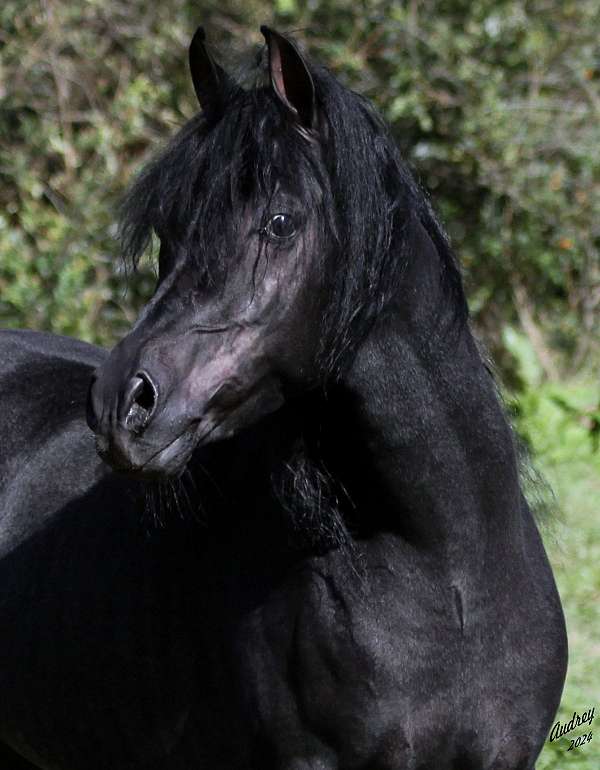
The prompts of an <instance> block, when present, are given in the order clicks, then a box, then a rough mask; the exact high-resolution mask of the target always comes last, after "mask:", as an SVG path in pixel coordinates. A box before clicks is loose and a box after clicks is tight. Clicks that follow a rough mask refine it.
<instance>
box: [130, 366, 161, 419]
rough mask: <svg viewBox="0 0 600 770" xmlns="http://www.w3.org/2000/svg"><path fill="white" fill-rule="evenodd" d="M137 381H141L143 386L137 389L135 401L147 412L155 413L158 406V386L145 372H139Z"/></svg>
mask: <svg viewBox="0 0 600 770" xmlns="http://www.w3.org/2000/svg"><path fill="white" fill-rule="evenodd" d="M136 379H138V380H141V383H142V384H141V386H138V388H137V389H136V394H135V397H134V401H135V403H136V404H139V406H141V407H142V409H145V410H146V411H147V412H153V411H154V407H155V406H156V396H157V391H156V385H155V384H154V383H153V382H152V380H151V379H150V377H149V376H148V375H147V374H146V373H145V372H138V373H137V375H136Z"/></svg>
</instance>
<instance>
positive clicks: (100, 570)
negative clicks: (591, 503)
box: [0, 28, 567, 770]
mask: <svg viewBox="0 0 600 770" xmlns="http://www.w3.org/2000/svg"><path fill="white" fill-rule="evenodd" d="M263 33H264V35H265V38H266V41H267V46H266V49H265V52H264V54H263V59H264V62H265V63H264V64H262V65H260V64H259V67H258V73H257V74H258V78H261V77H262V78H264V80H263V81H262V82H261V80H260V79H257V80H256V82H254V83H252V84H250V83H245V85H244V86H242V85H240V84H238V83H236V82H233V81H232V80H231V79H230V78H229V77H228V76H227V75H226V74H225V72H224V71H223V70H222V69H221V68H220V67H219V66H218V65H217V64H216V63H215V62H214V60H213V59H212V58H211V57H210V56H209V54H208V53H207V50H206V48H205V45H204V42H203V40H204V36H203V33H202V31H201V30H199V31H198V33H197V34H196V35H195V37H194V40H193V41H192V45H191V47H190V62H191V70H192V76H193V81H194V86H195V89H196V92H197V95H198V97H199V100H200V103H201V106H202V112H201V114H199V115H198V116H197V117H196V118H194V119H193V120H191V121H190V122H189V123H188V124H187V125H186V126H185V127H184V128H183V130H182V131H181V132H180V133H179V134H178V135H177V136H176V137H175V139H174V140H173V141H172V143H171V144H170V145H169V146H168V147H167V149H166V151H165V152H164V153H163V154H162V156H161V157H160V158H158V160H157V161H155V162H154V163H153V164H152V165H150V167H149V168H147V169H146V170H145V171H144V172H143V173H142V175H141V176H140V177H139V179H138V181H137V182H136V184H135V185H134V187H133V189H132V191H131V193H130V194H129V196H128V197H127V199H126V203H125V208H124V221H123V239H124V247H125V251H126V253H127V254H128V255H129V257H131V258H133V259H134V260H136V259H137V258H138V257H139V256H140V255H141V253H142V252H143V251H144V250H145V248H146V246H147V245H148V242H149V239H150V238H151V237H152V233H153V232H154V233H155V234H156V235H157V237H158V239H159V240H160V244H161V246H160V257H159V277H158V286H157V289H156V293H155V295H154V297H153V299H152V300H151V302H150V303H149V304H148V306H147V307H146V308H145V310H144V311H143V313H142V315H141V317H140V319H139V321H138V322H137V324H136V325H135V327H134V329H133V330H132V331H131V333H130V334H128V335H127V336H126V337H125V338H124V339H123V340H122V341H121V342H120V343H119V344H118V345H117V346H116V347H115V348H114V350H113V351H112V352H111V353H110V355H107V354H106V353H105V352H104V351H102V350H99V349H97V348H94V347H91V346H89V345H86V344H84V343H81V342H76V341H73V340H69V339H65V338H61V337H56V336H50V335H45V334H37V333H33V332H11V331H7V332H4V333H3V334H2V335H1V336H0V343H1V346H0V355H1V362H2V372H1V377H0V398H1V401H0V403H1V405H2V409H1V411H0V435H1V437H2V438H1V441H2V444H1V446H2V457H1V460H0V484H1V491H0V511H1V532H0V535H1V539H0V543H1V549H2V552H1V561H0V591H1V594H0V629H1V631H0V693H1V696H0V738H1V740H2V741H3V742H4V748H3V749H2V750H3V751H4V752H5V756H4V757H3V763H2V764H1V767H2V768H3V770H12V769H13V768H17V767H25V766H29V765H28V763H33V765H35V766H36V767H39V768H45V769H46V770H55V769H56V770H121V769H122V768H123V769H124V768H128V769H131V770H159V769H160V770H163V769H164V768H167V769H169V770H190V768H207V770H246V769H248V770H249V769H250V768H256V769H257V770H269V769H271V768H272V769H273V770H275V769H281V770H317V769H319V770H334V769H336V770H359V768H360V769H361V770H362V769H363V768H364V769H365V770H367V769H369V770H388V769H389V770H408V769H409V768H410V769H414V770H416V769H417V768H419V769H420V770H425V769H426V768H431V769H432V770H434V769H435V770H444V769H446V768H447V769H450V768H453V769H454V770H484V769H485V770H518V769H519V770H529V769H530V768H533V766H534V763H535V760H536V757H537V756H538V754H539V752H540V750H541V747H542V744H543V742H544V739H545V736H546V734H547V731H548V729H549V727H550V725H551V722H552V720H553V717H554V714H555V711H556V709H557V706H558V703H559V699H560V694H561V689H562V685H563V680H564V676H565V667H566V652H567V648H566V638H565V628H564V621H563V616H562V612H561V607H560V603H559V599H558V596H557V592H556V588H555V585H554V581H553V577H552V573H551V570H550V567H549V564H548V561H547V558H546V555H545V553H544V549H543V546H542V543H541V540H540V536H539V534H538V531H537V528H536V524H535V523H534V519H533V517H532V515H531V513H530V510H529V508H528V506H527V503H526V502H525V499H524V497H523V494H522V491H521V489H520V485H519V473H518V463H517V456H516V451H515V441H514V439H513V436H512V434H511V430H510V428H509V425H508V423H507V420H506V418H505V417H504V415H503V412H502V408H501V406H500V403H499V400H498V397H497V394H496V389H495V387H494V382H493V380H492V377H491V376H490V374H489V372H488V370H487V368H486V365H485V363H484V362H483V360H482V357H481V355H480V353H479V352H478V349H477V346H476V344H475V342H474V340H473V336H472V334H471V331H470V330H469V325H468V320H467V310H466V304H465V299H464V295H463V289H462V285H461V279H460V273H459V270H458V268H457V265H456V263H455V260H454V257H453V254H452V251H451V249H450V246H449V244H448V241H447V239H446V236H445V235H444V233H443V230H442V228H441V227H440V225H439V223H438V221H437V220H436V218H435V216H434V214H433V213H432V210H431V208H430V206H429V204H428V202H427V199H426V198H425V196H424V195H423V193H422V192H421V191H420V190H419V188H418V186H417V185H416V184H415V182H414V181H413V179H412V178H411V176H410V173H409V172H408V171H407V169H406V167H405V165H404V164H403V162H402V161H401V159H400V156H399V153H398V151H397V149H396V147H395V145H394V142H393V141H392V139H391V138H390V135H389V134H388V131H387V130H386V128H385V126H384V125H383V124H382V122H381V120H380V119H379V118H378V117H377V115H376V114H375V113H374V111H373V110H372V108H371V107H370V106H369V105H368V104H367V103H366V102H365V101H364V100H363V99H362V98H361V97H359V96H357V95H356V94H354V93H352V92H350V91H348V90H347V89H346V88H344V87H343V86H342V85H341V84H340V83H339V82H338V81H337V80H336V79H335V78H334V77H333V76H332V75H331V74H330V73H329V72H327V71H326V70H325V69H324V68H322V67H320V66H318V65H315V64H313V63H310V62H309V61H308V60H307V59H306V58H304V56H303V55H302V54H301V53H300V52H299V50H298V48H297V47H296V45H295V44H294V43H293V42H292V41H291V40H290V39H288V38H286V37H284V36H282V35H279V34H278V33H276V32H274V31H272V30H269V29H267V28H263ZM92 378H93V381H92V385H91V387H89V386H90V380H92ZM88 388H89V398H88V405H87V421H88V423H89V426H90V427H91V428H92V430H93V431H94V433H95V434H96V436H95V442H96V445H97V449H98V452H99V453H100V455H101V457H102V458H103V460H104V461H106V462H103V460H101V459H100V458H99V457H98V454H97V453H96V449H95V447H94V437H93V435H92V432H91V431H90V430H89V428H88V426H87V425H86V415H85V406H86V398H87V397H88ZM109 466H112V469H111V468H110V467H109ZM113 469H114V470H113ZM20 757H23V758H24V759H21V758H20Z"/></svg>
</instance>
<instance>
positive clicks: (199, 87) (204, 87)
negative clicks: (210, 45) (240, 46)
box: [188, 27, 231, 113]
mask: <svg viewBox="0 0 600 770" xmlns="http://www.w3.org/2000/svg"><path fill="white" fill-rule="evenodd" d="M205 39H206V35H205V33H204V28H203V27H198V29H197V30H196V32H195V33H194V37H193V38H192V41H191V43H190V47H189V51H188V56H189V62H190V72H191V74H192V82H193V84H194V91H195V92H196V96H197V97H198V101H199V102H200V107H202V110H203V111H204V112H211V113H219V112H220V111H221V109H222V108H223V102H224V95H225V93H226V91H227V90H228V89H229V88H230V87H231V78H230V77H229V75H228V74H227V73H226V72H225V70H224V69H223V68H222V67H221V66H220V65H219V64H217V62H216V61H215V60H214V59H213V58H212V56H211V55H210V54H209V52H208V51H207V50H206V46H205V45H204V41H205Z"/></svg>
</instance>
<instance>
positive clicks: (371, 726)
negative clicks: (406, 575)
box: [236, 569, 456, 768]
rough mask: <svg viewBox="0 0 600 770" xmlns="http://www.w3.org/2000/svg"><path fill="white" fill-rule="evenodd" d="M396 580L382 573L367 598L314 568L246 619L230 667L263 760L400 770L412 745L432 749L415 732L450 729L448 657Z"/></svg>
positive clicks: (452, 665) (452, 692)
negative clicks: (240, 684) (240, 687)
mask: <svg viewBox="0 0 600 770" xmlns="http://www.w3.org/2000/svg"><path fill="white" fill-rule="evenodd" d="M397 581H398V578H397V577H395V576H391V575H390V573H389V572H386V571H385V570H384V571H383V572H382V573H381V574H380V575H379V576H378V577H377V579H376V580H375V581H374V582H375V585H373V589H374V590H372V591H368V590H366V591H364V590H363V588H364V587H363V588H361V586H359V585H352V587H351V584H352V581H351V579H349V578H348V577H343V576H341V575H339V574H334V573H332V572H331V571H329V572H328V571H327V570H323V571H321V570H320V569H316V570H314V571H310V572H307V573H306V574H305V575H304V576H303V577H302V578H301V579H300V580H298V581H297V582H296V583H295V584H294V586H293V587H292V588H290V589H288V590H287V591H285V592H282V593H281V594H280V595H276V596H275V597H274V598H273V599H272V600H271V601H270V602H268V603H266V604H265V605H263V606H261V607H260V608H259V609H257V610H256V611H255V612H253V613H251V614H250V615H249V616H248V617H247V618H246V619H245V621H244V622H243V624H242V625H241V627H240V630H239V637H238V649H237V650H236V658H237V660H238V665H239V666H240V670H239V680H240V681H241V682H243V687H244V700H245V702H246V704H247V713H248V715H251V716H250V720H251V721H252V723H253V732H254V734H255V736H257V741H258V744H259V745H260V746H261V749H260V750H261V751H262V752H264V751H265V750H266V749H265V746H267V747H269V748H268V751H270V752H272V753H273V755H274V756H277V758H278V762H280V763H281V765H282V766H286V765H287V764H289V765H290V766H294V762H296V760H298V761H300V760H299V759H298V758H306V757H307V756H308V757H311V756H314V757H319V758H320V760H319V761H323V762H325V765H323V766H324V767H325V766H329V765H327V762H328V761H331V763H332V765H333V766H339V767H345V768H346V767H347V768H353V767H364V766H370V764H371V763H372V762H374V761H378V762H381V766H383V767H386V766H389V767H390V768H395V767H406V766H409V765H407V764H406V761H407V757H408V755H409V754H411V753H412V752H413V750H414V748H415V742H417V743H420V742H421V741H425V742H426V741H428V740H431V737H428V736H427V735H424V734H423V735H418V736H417V735H415V731H414V726H415V725H417V724H424V725H426V726H427V725H431V729H432V732H436V741H437V740H439V738H440V735H441V734H440V731H439V729H438V728H439V723H440V722H442V723H444V725H445V727H446V728H447V729H450V730H452V729H453V728H454V726H455V724H456V702H455V699H456V687H455V676H456V660H455V661H454V662H452V657H453V651H452V649H446V650H443V649H442V648H441V647H440V646H439V645H438V643H437V641H436V639H435V634H432V633H431V627H430V624H424V623H423V622H422V620H421V618H420V617H419V616H417V615H415V614H414V613H413V612H412V610H411V609H410V606H408V607H407V605H410V602H406V601H405V597H403V594H402V591H401V590H398V589H399V586H398V585H397ZM361 591H362V593H361ZM447 646H448V645H447ZM449 647H450V648H451V647H452V644H451V643H450V645H449ZM423 713H424V714H425V720H424V721H422V719H421V716H422V714H423ZM420 715H421V716H420ZM428 717H434V718H433V721H432V720H431V719H429V718H428ZM423 732H427V730H426V729H425V730H424V731H423ZM386 756H387V757H388V759H385V757H386ZM327 757H329V758H330V759H329V760H327ZM388 760H389V761H388ZM310 761H313V760H310ZM386 762H387V764H386ZM398 763H399V764H398ZM298 766H299V767H300V766H302V765H301V764H300V765H298ZM310 766H311V767H312V765H310ZM319 766H320V765H319Z"/></svg>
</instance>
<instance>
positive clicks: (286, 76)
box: [260, 24, 317, 129]
mask: <svg viewBox="0 0 600 770" xmlns="http://www.w3.org/2000/svg"><path fill="white" fill-rule="evenodd" d="M260 31H261V32H262V34H263V36H264V38H265V40H266V42H267V47H268V49H269V74H270V76H271V85H272V87H273V90H274V91H275V94H276V95H277V97H278V98H279V100H280V101H281V102H282V103H283V105H284V106H285V107H286V108H287V109H288V110H289V111H290V112H291V113H292V115H293V117H294V118H295V119H296V120H297V121H298V122H299V123H300V124H301V126H302V127H303V128H307V129H313V128H315V127H316V122H317V121H316V107H315V85H314V83H313V79H312V76H311V74H310V72H309V70H308V67H307V66H306V62H305V61H304V59H303V58H302V54H301V53H300V51H299V50H298V49H297V47H296V45H295V44H294V43H292V41H291V40H288V39H287V38H286V37H284V36H283V35H280V34H279V32H275V30H273V29H270V28H269V27H266V26H265V25H264V24H263V26H262V27H261V28H260Z"/></svg>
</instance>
